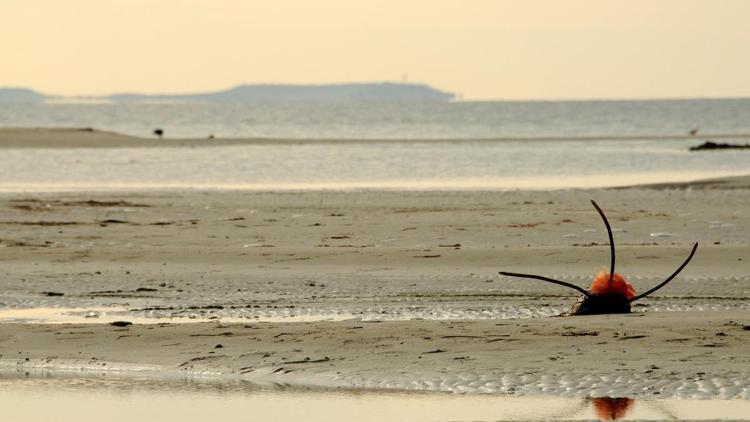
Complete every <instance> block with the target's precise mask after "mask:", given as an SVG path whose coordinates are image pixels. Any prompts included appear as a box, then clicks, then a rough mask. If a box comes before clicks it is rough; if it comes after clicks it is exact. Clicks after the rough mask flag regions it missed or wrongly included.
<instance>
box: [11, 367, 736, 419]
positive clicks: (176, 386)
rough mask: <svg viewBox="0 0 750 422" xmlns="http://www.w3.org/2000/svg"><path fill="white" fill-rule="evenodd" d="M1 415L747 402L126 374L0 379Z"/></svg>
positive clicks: (527, 411) (478, 411)
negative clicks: (288, 384)
mask: <svg viewBox="0 0 750 422" xmlns="http://www.w3.org/2000/svg"><path fill="white" fill-rule="evenodd" d="M0 406H2V409H3V416H4V418H3V419H4V420H23V421H31V422H33V421H49V420H55V421H60V422H66V421H75V422H86V421H97V422H100V421H102V420H107V421H113V422H117V421H128V422H131V421H136V420H138V421H156V420H179V421H181V422H192V421H201V422H203V421H206V420H235V421H259V420H274V421H300V420H304V421H306V422H318V421H320V422H323V421H325V422H336V421H354V420H356V421H361V422H368V421H383V420H388V421H414V422H420V421H424V422H427V421H502V420H526V421H547V420H592V419H600V420H615V419H617V420H634V419H649V420H674V419H679V420H717V419H719V420H720V419H744V418H746V417H747V416H748V415H750V401H747V400H655V401H648V400H638V401H636V400H632V399H624V398H619V399H610V398H596V399H586V398H559V397H543V396H536V397H516V396H498V395H455V394H453V395H451V394H435V393H432V394H423V393H416V394H415V393H384V392H362V391H359V392H358V391H325V390H304V389H289V388H283V387H274V388H269V387H258V386H254V385H250V384H244V383H231V384H217V383H208V382H205V383H204V382H195V381H179V380H143V379H141V380H137V379H136V380H133V379H123V378H75V377H70V378H64V377H47V378H33V377H32V378H17V377H11V378H0Z"/></svg>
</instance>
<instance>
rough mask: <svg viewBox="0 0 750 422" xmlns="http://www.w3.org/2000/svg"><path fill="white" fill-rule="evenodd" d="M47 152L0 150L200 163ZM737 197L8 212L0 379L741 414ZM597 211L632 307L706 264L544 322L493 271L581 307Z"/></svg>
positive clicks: (3, 207) (0, 239) (628, 194)
mask: <svg viewBox="0 0 750 422" xmlns="http://www.w3.org/2000/svg"><path fill="white" fill-rule="evenodd" d="M52 132H53V133H54V136H50V134H49V133H46V132H45V130H42V129H38V130H15V129H2V130H0V146H4V147H13V148H16V147H21V146H34V147H38V148H42V147H90V146H105V145H106V146H137V145H141V144H142V145H144V146H149V145H157V144H158V145H159V146H163V145H164V144H163V143H164V142H167V143H170V142H171V143H175V146H177V145H187V144H180V143H181V142H182V143H184V142H188V144H189V143H190V142H195V144H194V145H198V144H200V145H205V143H206V142H208V141H206V140H193V141H191V140H162V141H160V140H155V139H154V140H146V139H139V138H131V137H126V136H122V135H116V134H108V133H103V132H97V131H85V130H84V131H82V130H70V132H66V131H65V130H63V131H59V130H56V131H52ZM246 141H248V140H243V142H246ZM253 142H254V141H253ZM749 193H750V178H749V177H738V178H732V179H721V180H709V181H697V182H690V183H680V184H661V185H649V186H640V187H638V186H636V187H630V188H618V189H592V190H578V189H570V190H557V191H492V192H479V191H466V192H439V191H433V192H429V191H427V192H426V191H419V192H414V191H397V190H393V191H383V190H353V191H325V190H319V191H300V192H295V191H285V192H272V191H268V192H264V191H230V190H203V191H200V190H165V191H117V192H65V193H60V192H57V193H40V192H35V193H19V192H13V193H11V192H6V193H0V277H1V278H2V286H3V289H2V291H0V351H1V352H0V353H1V354H2V356H1V357H0V364H1V365H0V366H2V367H3V368H4V370H5V371H11V372H13V371H21V372H26V371H47V372H48V371H52V372H57V371H67V370H70V371H74V372H75V371H84V372H87V373H91V372H92V371H94V372H102V371H104V372H106V371H115V372H122V371H124V372H126V373H139V372H147V373H150V374H153V375H154V376H164V375H165V374H177V375H178V376H188V377H218V378H219V379H244V380H251V381H254V382H260V383H264V382H271V383H282V384H290V385H307V386H329V387H346V388H377V389H380V388H385V389H406V390H431V391H448V392H465V393H513V394H557V395H566V396H571V395H575V396H579V395H627V396H633V397H680V398H737V397H743V398H750V381H748V380H749V379H750V376H749V375H750V374H748V369H747V368H748V367H750V366H749V365H748V358H746V357H745V354H743V350H744V351H746V350H747V348H748V344H747V343H748V341H750V340H749V339H750V329H749V328H748V326H750V263H749V262H750V253H749V252H750V230H748V228H750V195H749ZM590 199H595V200H597V201H598V202H599V204H600V205H601V206H602V207H603V208H604V210H605V211H606V212H607V215H608V216H609V219H610V222H611V223H612V226H613V228H614V235H615V240H616V244H617V251H618V255H617V265H618V266H617V270H618V272H620V273H622V274H624V275H625V276H626V277H627V278H628V279H629V280H630V281H631V282H632V283H633V284H634V285H635V287H636V289H637V290H638V291H645V290H646V289H648V288H650V287H652V286H654V285H656V284H658V283H659V282H660V281H661V280H662V279H663V278H664V277H666V276H667V275H669V274H670V273H671V272H672V271H673V270H674V269H675V268H676V267H677V266H678V265H679V264H680V263H681V262H682V261H683V260H684V259H685V257H686V256H687V254H688V253H689V250H690V246H691V245H692V243H693V242H699V243H700V247H699V250H698V253H697V255H696V257H695V259H694V260H693V262H692V263H691V264H690V265H689V266H688V267H687V268H686V269H685V271H684V272H683V273H682V274H681V275H680V276H679V277H678V278H677V279H676V280H675V281H673V282H672V283H671V284H669V285H668V286H667V287H666V288H664V289H662V290H660V291H659V292H658V293H656V294H655V295H654V296H653V297H649V298H647V299H645V300H643V301H641V302H639V303H638V304H637V306H636V307H635V309H634V310H635V311H636V313H634V314H631V315H612V316H599V317H571V318H556V317H554V315H557V314H560V313H561V312H564V311H566V310H568V309H569V308H570V306H571V305H572V304H573V303H574V302H575V300H576V292H574V291H573V290H570V289H565V288H562V287H560V286H555V285H551V284H546V283H542V282H538V281H534V280H517V279H510V278H507V277H501V276H499V275H498V271H516V272H533V273H537V274H543V275H547V276H550V277H553V278H558V279H562V280H566V281H569V282H572V283H575V284H578V285H580V286H582V287H587V286H588V284H589V282H590V280H591V278H592V277H593V275H594V274H595V273H596V272H597V271H598V270H600V269H603V268H605V267H606V266H607V265H608V263H609V256H608V254H609V248H608V246H607V237H606V232H605V230H604V227H603V225H602V222H601V220H600V219H599V216H598V215H597V214H596V212H595V210H594V209H593V208H592V207H591V205H590V203H589V200H590ZM66 308H70V309H71V311H70V312H68V313H66V314H64V315H62V316H59V317H55V318H50V317H47V316H45V315H49V313H50V312H51V311H50V310H51V309H59V310H60V312H63V309H66ZM23 309H27V311H19V310H23ZM28 309H31V310H28ZM71 312H72V313H71ZM45 313H46V314H45ZM35 315H36V317H35ZM113 318H116V319H123V320H130V321H133V322H136V324H135V325H133V326H129V327H113V326H110V325H107V324H106V322H108V321H111V320H112V319H113ZM53 319H56V320H57V321H53ZM165 321H166V322H169V323H168V324H163V322H165ZM199 321H204V322H203V323H196V322H199ZM206 321H208V322H206ZM32 322H35V323H32ZM51 322H58V324H51ZM60 322H63V323H64V322H69V324H67V325H66V324H59V323H60ZM84 322H85V323H84ZM151 322H152V323H151ZM219 345H220V346H221V347H217V346H219Z"/></svg>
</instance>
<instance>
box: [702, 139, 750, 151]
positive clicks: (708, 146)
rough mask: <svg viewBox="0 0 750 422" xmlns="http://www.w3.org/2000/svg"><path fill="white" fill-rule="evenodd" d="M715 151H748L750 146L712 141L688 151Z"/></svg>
mask: <svg viewBox="0 0 750 422" xmlns="http://www.w3.org/2000/svg"><path fill="white" fill-rule="evenodd" d="M717 149H750V144H744V145H736V144H727V143H725V142H722V143H717V142H714V141H706V142H704V143H702V144H700V145H696V146H694V147H690V151H714V150H717Z"/></svg>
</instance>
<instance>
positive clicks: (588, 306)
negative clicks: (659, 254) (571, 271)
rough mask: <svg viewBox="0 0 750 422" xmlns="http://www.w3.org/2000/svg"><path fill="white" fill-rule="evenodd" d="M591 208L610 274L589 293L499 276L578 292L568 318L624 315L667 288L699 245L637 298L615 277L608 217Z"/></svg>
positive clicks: (601, 277) (601, 275)
mask: <svg viewBox="0 0 750 422" xmlns="http://www.w3.org/2000/svg"><path fill="white" fill-rule="evenodd" d="M591 204H592V205H593V206H594V208H596V211H597V212H599V215H600V216H601V217H602V220H604V225H605V226H606V227H607V234H608V235H609V249H610V270H609V273H606V272H604V271H602V272H600V273H599V274H597V276H596V278H595V279H594V282H593V283H592V284H591V289H590V290H584V289H583V288H581V287H578V286H576V285H574V284H570V283H568V282H565V281H560V280H555V279H552V278H548V277H544V276H540V275H533V274H520V273H510V272H505V271H501V272H500V274H502V275H507V276H511V277H522V278H533V279H536V280H542V281H546V282H549V283H554V284H559V285H561V286H565V287H569V288H571V289H574V290H577V291H579V292H580V293H581V294H583V297H581V298H580V299H579V300H578V302H576V304H575V305H573V309H571V311H570V315H595V314H623V313H628V312H630V304H631V303H632V302H635V301H636V300H638V299H643V298H644V297H646V296H648V295H650V294H651V293H653V292H655V291H657V290H659V289H661V288H662V287H664V286H666V285H667V283H669V282H670V281H672V279H673V278H675V277H676V276H677V274H679V273H680V271H682V269H683V268H685V266H686V265H687V264H688V263H689V262H690V260H691V259H693V255H695V250H696V249H698V243H696V244H694V245H693V250H692V251H691V252H690V256H688V257H687V259H686V260H685V262H683V263H682V265H680V266H679V267H678V268H677V270H676V271H675V272H674V273H672V275H670V276H669V277H667V279H666V280H664V281H662V282H661V283H659V284H658V285H656V287H654V288H652V289H651V290H648V291H646V292H645V293H641V294H639V295H637V296H636V295H635V289H634V288H633V286H632V285H630V283H628V281H627V280H625V277H623V276H622V275H620V274H617V273H615V240H614V237H613V236H612V228H611V227H610V226H609V221H607V217H606V216H605V215H604V211H602V209H601V208H599V205H597V203H596V202H594V201H591Z"/></svg>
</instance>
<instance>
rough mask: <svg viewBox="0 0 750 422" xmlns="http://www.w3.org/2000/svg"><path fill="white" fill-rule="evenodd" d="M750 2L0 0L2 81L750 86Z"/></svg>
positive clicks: (505, 91)
mask: <svg viewBox="0 0 750 422" xmlns="http://www.w3.org/2000/svg"><path fill="white" fill-rule="evenodd" d="M748 75H750V1H745V0H622V1H620V0H538V1H537V0H512V1H511V0H508V1H505V0H462V1H461V0H455V1H448V0H393V1H392V0H376V1H369V0H263V1H255V0H0V86H25V87H31V88H35V89H37V90H40V91H43V92H45V93H50V94H104V93H111V92H119V91H133V90H137V91H145V92H154V93H155V92H185V91H206V90H216V89H222V88H226V87H230V86H233V85H237V84H242V83H269V82H280V83H329V82H361V81H384V80H390V81H400V80H402V79H403V78H404V77H406V78H407V79H408V80H409V81H414V82H424V83H428V84H430V85H433V86H435V87H437V88H441V89H445V90H449V91H452V92H458V93H462V94H463V96H464V98H466V99H559V98H571V99H572V98H575V99H578V98H633V97H638V98H644V97H706V96H710V97H721V96H750V76H748Z"/></svg>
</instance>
